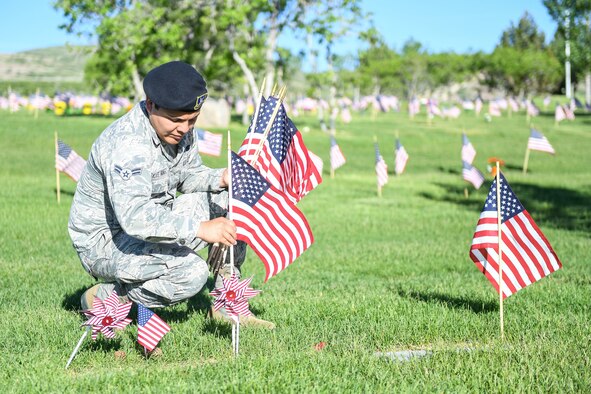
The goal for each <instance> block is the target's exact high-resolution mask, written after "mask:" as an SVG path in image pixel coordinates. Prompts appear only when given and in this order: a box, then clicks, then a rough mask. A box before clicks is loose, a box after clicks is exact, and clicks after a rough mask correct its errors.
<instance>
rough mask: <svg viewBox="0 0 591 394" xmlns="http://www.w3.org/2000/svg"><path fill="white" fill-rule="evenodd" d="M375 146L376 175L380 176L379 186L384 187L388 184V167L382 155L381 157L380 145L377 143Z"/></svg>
mask: <svg viewBox="0 0 591 394" xmlns="http://www.w3.org/2000/svg"><path fill="white" fill-rule="evenodd" d="M373 145H374V148H375V151H376V175H377V176H378V186H379V187H382V186H384V185H385V184H386V183H388V166H387V165H386V162H385V161H384V158H383V157H382V155H380V148H378V143H377V142H375V143H374V144H373Z"/></svg>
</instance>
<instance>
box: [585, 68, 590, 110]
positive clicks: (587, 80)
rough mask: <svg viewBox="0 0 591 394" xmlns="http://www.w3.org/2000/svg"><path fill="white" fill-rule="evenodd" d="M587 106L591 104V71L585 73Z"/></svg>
mask: <svg viewBox="0 0 591 394" xmlns="http://www.w3.org/2000/svg"><path fill="white" fill-rule="evenodd" d="M585 104H591V71H587V72H586V73H585Z"/></svg>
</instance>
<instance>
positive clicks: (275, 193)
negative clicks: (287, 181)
mask: <svg viewBox="0 0 591 394" xmlns="http://www.w3.org/2000/svg"><path fill="white" fill-rule="evenodd" d="M231 198H232V200H231V201H232V209H231V216H232V219H233V220H234V223H235V224H236V227H237V230H236V234H237V238H238V239H239V240H241V241H244V242H246V243H247V244H249V245H250V246H251V247H252V249H253V250H254V251H255V253H256V254H257V255H258V256H259V258H260V259H261V260H262V262H263V264H264V265H265V270H266V276H265V282H266V281H267V280H269V278H271V277H272V276H274V275H276V274H277V273H279V272H281V271H282V270H283V269H285V268H286V267H287V266H288V265H289V264H291V263H292V262H293V261H294V260H295V259H296V258H297V257H298V256H300V255H301V254H302V253H303V252H304V251H305V250H306V249H308V248H309V247H310V245H312V242H314V237H313V236H312V231H311V230H310V226H309V225H308V222H307V221H306V218H305V217H304V214H303V213H302V212H301V211H300V210H299V209H298V208H297V207H296V206H295V204H294V203H292V202H291V201H290V200H289V199H288V198H287V196H286V195H285V194H284V193H282V192H281V191H280V190H277V189H276V188H275V187H273V186H272V185H271V184H270V183H269V182H268V181H267V180H265V178H264V177H263V176H262V175H261V174H259V173H258V172H257V170H255V169H254V168H253V167H252V166H251V165H250V164H248V163H247V162H246V161H244V159H243V158H242V157H240V156H238V155H237V154H235V153H234V152H232V196H231Z"/></svg>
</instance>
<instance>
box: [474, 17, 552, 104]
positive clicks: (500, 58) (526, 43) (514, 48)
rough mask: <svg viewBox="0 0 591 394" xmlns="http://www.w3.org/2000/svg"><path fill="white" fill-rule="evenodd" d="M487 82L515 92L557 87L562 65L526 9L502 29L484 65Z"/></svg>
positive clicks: (524, 93) (537, 91)
mask: <svg viewBox="0 0 591 394" xmlns="http://www.w3.org/2000/svg"><path fill="white" fill-rule="evenodd" d="M485 70H486V75H487V82H488V83H489V84H490V85H492V86H497V87H502V88H504V89H506V90H507V91H508V92H510V93H512V94H516V95H520V96H523V95H530V94H535V93H539V92H543V91H551V90H554V87H555V85H556V83H557V81H558V79H559V78H560V65H559V63H558V60H557V59H556V57H555V56H554V55H553V54H552V52H551V51H550V50H548V49H547V47H546V44H545V36H544V33H543V32H540V31H539V30H538V27H537V25H536V23H535V21H534V20H533V18H532V17H531V15H529V14H528V13H527V12H526V13H525V14H524V15H523V16H522V17H521V19H520V20H519V22H518V24H517V26H515V25H514V24H513V23H511V26H510V27H509V28H508V29H507V30H505V31H504V32H503V34H502V35H501V39H500V42H499V45H497V47H496V48H495V50H494V51H493V53H492V54H491V55H490V57H489V59H488V65H487V66H486V67H485Z"/></svg>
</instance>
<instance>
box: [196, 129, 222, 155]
mask: <svg viewBox="0 0 591 394" xmlns="http://www.w3.org/2000/svg"><path fill="white" fill-rule="evenodd" d="M196 131H197V149H198V150H199V154H201V155H210V156H219V155H221V154H222V138H223V136H222V135H221V134H215V133H210V132H209V131H206V130H202V129H197V130H196Z"/></svg>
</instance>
